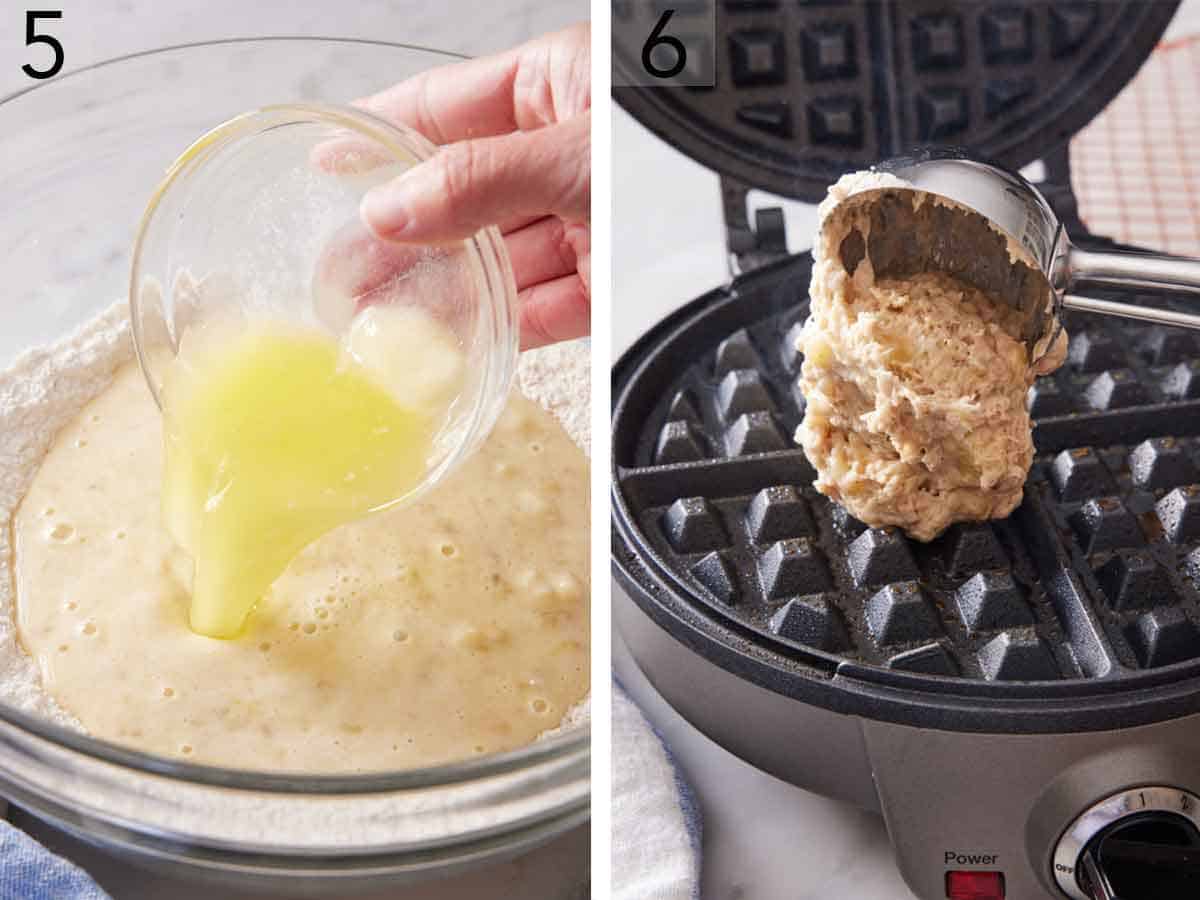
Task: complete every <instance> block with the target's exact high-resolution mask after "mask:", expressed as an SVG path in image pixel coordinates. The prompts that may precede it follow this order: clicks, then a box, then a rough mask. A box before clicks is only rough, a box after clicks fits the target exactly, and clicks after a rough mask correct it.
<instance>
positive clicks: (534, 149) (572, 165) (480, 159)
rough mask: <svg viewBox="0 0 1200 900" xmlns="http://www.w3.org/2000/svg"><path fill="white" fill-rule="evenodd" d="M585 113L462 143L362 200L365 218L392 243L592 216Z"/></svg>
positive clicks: (456, 237) (446, 238)
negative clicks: (533, 218)
mask: <svg viewBox="0 0 1200 900" xmlns="http://www.w3.org/2000/svg"><path fill="white" fill-rule="evenodd" d="M590 170H591V131H590V127H589V122H588V117H587V116H586V115H585V116H577V117H575V118H574V119H571V120H569V121H567V122H564V123H562V124H559V125H551V126H548V127H546V128H541V129H539V130H537V131H533V132H518V133H515V134H510V135H505V136H503V137H492V138H483V139H481V140H474V141H462V142H459V143H457V144H451V145H450V146H448V147H443V148H442V149H441V150H440V151H439V152H438V153H437V155H435V156H434V157H433V158H432V159H430V160H427V161H426V162H423V163H421V164H420V165H418V166H415V167H413V168H412V169H410V170H409V171H408V172H406V173H404V174H403V175H401V176H400V177H399V178H397V179H395V180H394V181H391V182H388V183H387V184H384V185H380V186H378V187H376V188H373V189H372V190H371V191H369V192H368V193H367V195H366V196H365V197H364V198H363V203H362V208H361V212H362V217H363V219H364V221H365V222H366V223H367V225H368V226H369V227H370V228H371V229H372V230H374V231H375V233H376V234H378V235H379V236H380V237H382V238H386V239H388V240H394V241H404V242H417V241H449V240H460V239H463V238H466V237H469V236H470V235H472V234H474V233H475V232H476V231H478V230H479V229H480V228H483V227H485V226H487V225H491V224H494V223H496V222H501V221H505V220H511V219H514V218H517V217H520V216H525V215H537V216H544V215H557V216H561V217H562V218H564V219H567V220H568V221H571V222H587V221H589V220H590V205H591V178H590Z"/></svg>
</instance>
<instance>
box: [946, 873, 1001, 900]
mask: <svg viewBox="0 0 1200 900" xmlns="http://www.w3.org/2000/svg"><path fill="white" fill-rule="evenodd" d="M946 896H947V897H949V898H950V900H1004V873H1003V872H947V873H946Z"/></svg>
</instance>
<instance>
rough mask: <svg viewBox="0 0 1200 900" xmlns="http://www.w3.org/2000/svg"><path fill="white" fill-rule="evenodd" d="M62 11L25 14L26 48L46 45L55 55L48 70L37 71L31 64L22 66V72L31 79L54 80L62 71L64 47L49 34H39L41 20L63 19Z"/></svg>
mask: <svg viewBox="0 0 1200 900" xmlns="http://www.w3.org/2000/svg"><path fill="white" fill-rule="evenodd" d="M61 18H62V10H61V9H54V10H50V9H31V10H28V11H26V13H25V46H26V47H32V46H34V45H36V44H45V45H46V46H47V47H49V48H50V51H51V52H52V53H53V54H54V59H53V62H51V63H50V67H49V68H48V69H37V68H34V66H33V65H32V64H31V63H26V64H25V65H23V66H21V71H22V72H24V73H25V74H26V75H28V76H29V77H30V78H38V79H44V78H53V77H54V76H55V75H57V74H58V73H59V72H61V71H62V67H63V62H64V55H63V45H62V44H60V43H59V42H58V38H56V37H51V36H50V35H49V34H45V33H39V32H38V20H39V19H61Z"/></svg>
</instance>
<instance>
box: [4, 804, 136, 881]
mask: <svg viewBox="0 0 1200 900" xmlns="http://www.w3.org/2000/svg"><path fill="white" fill-rule="evenodd" d="M0 900H112V898H111V897H109V896H108V894H106V893H105V892H104V891H102V890H101V889H100V886H99V885H97V884H96V882H94V881H92V878H91V876H90V875H88V874H87V873H86V872H84V871H83V869H81V868H79V867H78V866H77V865H75V864H74V863H70V862H67V861H66V860H65V859H63V858H62V857H61V856H56V855H55V854H53V853H51V852H50V851H49V850H47V849H46V848H45V847H43V846H42V845H41V844H39V843H38V842H37V841H35V840H34V839H33V838H31V837H30V836H29V835H27V834H26V833H25V832H23V831H21V830H20V829H18V828H14V827H13V826H12V825H10V824H8V823H7V822H3V821H0Z"/></svg>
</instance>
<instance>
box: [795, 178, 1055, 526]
mask: <svg viewBox="0 0 1200 900" xmlns="http://www.w3.org/2000/svg"><path fill="white" fill-rule="evenodd" d="M864 177H874V178H879V179H881V184H880V186H887V182H886V180H885V179H886V178H887V176H874V175H871V174H869V173H856V174H854V175H848V176H845V177H844V178H843V179H842V180H841V181H839V182H838V184H836V185H834V186H833V187H831V188H830V191H829V196H828V197H827V198H826V200H825V202H824V203H823V204H822V207H821V210H820V215H821V221H822V228H821V231H820V233H819V234H818V237H817V241H816V246H815V247H814V250H813V257H814V260H815V262H814V265H813V270H812V283H811V286H810V289H809V292H810V296H811V301H812V306H811V313H810V317H809V319H808V321H807V322H806V323H805V326H804V328H803V329H802V331H801V335H800V337H799V339H798V349H799V350H800V351H801V352H802V353H803V354H804V362H803V365H802V367H801V379H800V387H801V390H802V391H803V393H804V397H805V401H806V409H805V416H804V420H803V422H802V423H801V425H800V428H799V429H798V431H797V433H796V440H797V441H798V442H799V443H800V444H801V446H803V448H804V452H805V455H806V456H807V457H808V459H809V461H810V462H811V463H812V464H813V466H814V468H815V469H816V470H817V480H816V482H815V487H816V489H817V490H818V491H820V492H821V493H823V494H825V495H826V496H828V497H829V498H830V499H832V500H834V501H836V502H837V503H840V504H841V505H842V506H844V507H845V508H846V510H847V511H849V512H850V513H851V514H852V515H853V516H855V517H856V518H858V519H859V520H861V521H863V522H865V523H866V524H867V525H870V526H872V527H877V526H883V525H896V526H899V527H900V528H903V529H904V530H905V531H906V532H907V533H908V534H910V535H912V536H913V537H915V538H917V539H918V540H922V541H928V540H932V539H933V538H935V537H936V536H937V535H938V534H940V533H941V532H942V531H944V530H945V529H946V528H947V527H948V526H949V525H950V524H952V523H954V522H961V521H977V520H983V519H991V518H1001V517H1003V516H1007V515H1008V514H1009V513H1010V512H1012V510H1013V509H1014V508H1015V507H1016V505H1017V504H1018V503H1019V502H1020V499H1021V494H1022V489H1023V485H1024V483H1025V478H1026V476H1027V475H1028V473H1029V466H1030V464H1031V462H1032V460H1033V440H1032V436H1031V425H1030V419H1029V413H1028V412H1027V410H1026V403H1025V398H1026V393H1027V391H1028V389H1029V387H1030V385H1031V384H1032V383H1033V380H1034V378H1035V377H1036V376H1037V375H1039V374H1044V373H1046V372H1049V371H1053V369H1055V368H1057V367H1058V366H1059V365H1060V364H1061V363H1062V360H1063V358H1064V356H1065V354H1066V341H1065V336H1060V339H1059V341H1058V342H1057V343H1056V344H1055V346H1054V347H1053V348H1052V350H1051V352H1050V353H1048V354H1046V355H1045V356H1044V357H1042V358H1041V360H1040V362H1039V363H1038V365H1037V366H1036V367H1034V366H1031V365H1030V361H1029V354H1028V352H1027V351H1026V349H1025V346H1024V344H1023V343H1022V342H1021V341H1020V340H1018V339H1017V338H1016V337H1014V335H1019V333H1020V332H1019V323H1017V322H1016V321H1015V317H1014V319H1012V320H1005V318H1004V317H1003V312H1004V311H1005V310H1001V309H998V307H997V305H996V304H993V303H991V302H990V301H989V300H988V298H987V297H985V296H984V295H983V294H981V293H980V292H979V291H978V290H977V289H976V288H974V287H973V286H971V285H969V284H966V283H964V282H961V281H957V280H955V279H954V278H952V277H950V276H947V275H944V274H942V273H937V272H926V273H921V274H918V275H915V276H912V277H910V278H905V279H900V280H896V279H879V280H877V279H876V278H875V275H874V272H873V270H872V267H871V260H870V258H869V256H868V257H864V258H863V259H862V260H861V261H860V262H859V263H858V265H857V266H856V267H855V269H854V272H853V274H851V273H848V272H847V271H846V268H845V266H844V265H843V263H842V260H841V259H840V258H839V254H838V248H839V247H840V245H841V243H842V240H843V238H845V237H846V235H847V234H848V233H849V232H850V230H851V228H852V227H856V228H858V229H860V230H861V231H863V233H864V234H865V233H866V229H868V228H869V222H868V221H866V220H865V219H858V218H854V214H848V215H847V214H839V211H838V204H839V203H840V202H841V201H842V200H843V199H845V197H846V196H847V195H848V194H849V193H851V192H852V191H853V190H854V189H855V187H857V185H858V184H859V181H860V179H862V178H864Z"/></svg>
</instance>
